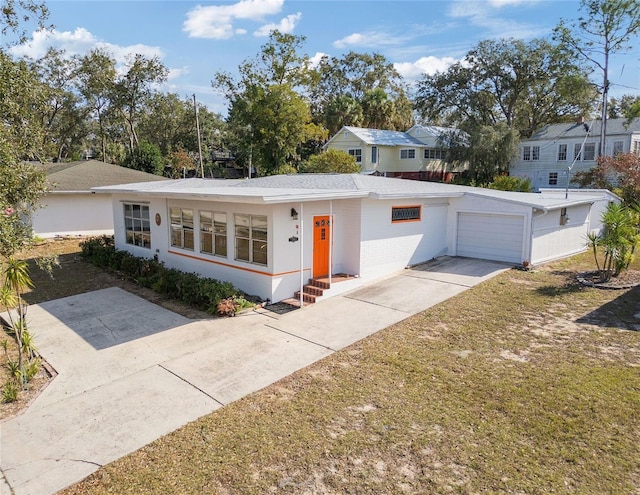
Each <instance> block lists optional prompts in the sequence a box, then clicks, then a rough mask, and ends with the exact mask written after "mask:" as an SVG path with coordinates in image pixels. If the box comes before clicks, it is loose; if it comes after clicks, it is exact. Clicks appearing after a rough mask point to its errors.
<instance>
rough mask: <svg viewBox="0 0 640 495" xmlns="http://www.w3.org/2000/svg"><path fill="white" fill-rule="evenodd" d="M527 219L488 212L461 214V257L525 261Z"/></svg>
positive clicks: (458, 241) (459, 219)
mask: <svg viewBox="0 0 640 495" xmlns="http://www.w3.org/2000/svg"><path fill="white" fill-rule="evenodd" d="M523 232H524V217H523V216H520V215H495V214H487V213H458V238H457V244H456V246H457V247H456V253H457V255H458V256H468V257H470V258H482V259H485V260H497V261H508V262H510V263H511V262H513V263H521V262H522V239H523Z"/></svg>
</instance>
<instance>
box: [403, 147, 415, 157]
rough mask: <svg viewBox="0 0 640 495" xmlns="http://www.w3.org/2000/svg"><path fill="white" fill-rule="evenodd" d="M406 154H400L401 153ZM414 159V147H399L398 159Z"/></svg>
mask: <svg viewBox="0 0 640 495" xmlns="http://www.w3.org/2000/svg"><path fill="white" fill-rule="evenodd" d="M403 154H404V155H406V156H402V155H403ZM415 159H416V149H415V148H401V149H400V160H415Z"/></svg>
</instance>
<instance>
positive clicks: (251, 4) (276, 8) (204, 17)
mask: <svg viewBox="0 0 640 495" xmlns="http://www.w3.org/2000/svg"><path fill="white" fill-rule="evenodd" d="M283 5H284V0H240V1H239V2H238V3H234V4H230V5H208V6H205V7H203V6H202V5H197V6H196V7H195V8H193V9H191V10H190V11H189V12H187V20H186V21H184V24H183V27H182V29H183V31H186V32H187V33H189V37H190V38H212V39H228V38H231V37H232V36H233V35H234V34H243V33H245V32H246V30H238V29H236V28H234V26H233V23H234V21H235V20H237V19H248V20H253V21H260V20H262V19H264V17H265V16H268V15H274V14H277V13H279V12H280V11H281V10H282V6H283Z"/></svg>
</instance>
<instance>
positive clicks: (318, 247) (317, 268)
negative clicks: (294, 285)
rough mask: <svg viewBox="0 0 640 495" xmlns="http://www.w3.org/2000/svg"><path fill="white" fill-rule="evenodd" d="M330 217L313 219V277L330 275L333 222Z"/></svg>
mask: <svg viewBox="0 0 640 495" xmlns="http://www.w3.org/2000/svg"><path fill="white" fill-rule="evenodd" d="M330 218H331V217H329V215H326V216H321V217H313V277H314V278H317V277H325V276H327V275H329V250H330V249H331V221H330Z"/></svg>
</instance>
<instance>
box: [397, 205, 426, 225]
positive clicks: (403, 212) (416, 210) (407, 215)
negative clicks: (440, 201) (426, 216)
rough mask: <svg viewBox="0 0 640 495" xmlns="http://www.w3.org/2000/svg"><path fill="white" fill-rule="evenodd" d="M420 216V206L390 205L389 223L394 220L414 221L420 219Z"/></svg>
mask: <svg viewBox="0 0 640 495" xmlns="http://www.w3.org/2000/svg"><path fill="white" fill-rule="evenodd" d="M421 216H422V206H420V205H413V206H392V207H391V223H396V222H415V221H417V220H420V218H421Z"/></svg>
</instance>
